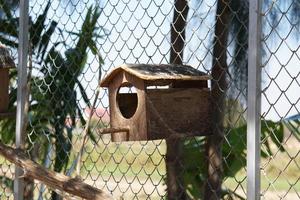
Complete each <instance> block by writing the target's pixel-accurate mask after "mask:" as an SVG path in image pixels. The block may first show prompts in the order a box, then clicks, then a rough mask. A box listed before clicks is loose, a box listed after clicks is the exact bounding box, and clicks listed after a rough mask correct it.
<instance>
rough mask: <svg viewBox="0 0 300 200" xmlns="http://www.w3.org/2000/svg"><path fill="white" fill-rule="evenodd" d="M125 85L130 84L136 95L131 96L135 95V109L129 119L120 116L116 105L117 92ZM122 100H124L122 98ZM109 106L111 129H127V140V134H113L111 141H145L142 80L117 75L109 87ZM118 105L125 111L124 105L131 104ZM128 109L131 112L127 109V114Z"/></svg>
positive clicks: (144, 101)
mask: <svg viewBox="0 0 300 200" xmlns="http://www.w3.org/2000/svg"><path fill="white" fill-rule="evenodd" d="M127 83H131V84H132V85H133V86H134V87H135V89H136V92H137V93H136V94H132V95H137V108H136V111H135V113H134V115H133V116H132V117H130V118H126V117H124V116H123V115H122V113H121V112H120V108H119V105H118V103H117V94H118V90H119V88H120V87H121V86H122V85H124V84H127ZM123 97H124V96H123ZM127 97H128V96H127ZM125 98H126V97H125ZM123 100H125V99H124V98H123ZM127 100H128V99H127ZM109 104H110V120H111V127H120V128H128V129H129V138H128V133H127V132H120V133H114V134H112V141H114V142H117V141H126V140H128V139H129V140H130V141H135V140H147V121H146V119H147V117H146V115H147V114H146V92H145V84H144V81H143V80H141V79H139V78H137V77H135V76H133V75H131V74H128V73H127V72H122V73H119V74H118V75H117V76H116V77H115V78H114V79H113V81H112V82H111V83H110V85H109ZM120 104H121V106H123V109H126V108H124V105H130V104H132V102H120ZM130 109H131V110H132V108H128V109H127V111H128V112H129V111H130Z"/></svg>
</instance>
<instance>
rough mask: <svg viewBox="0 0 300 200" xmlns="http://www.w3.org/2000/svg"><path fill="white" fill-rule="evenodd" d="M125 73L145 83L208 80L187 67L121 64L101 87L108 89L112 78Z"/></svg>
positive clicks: (197, 71)
mask: <svg viewBox="0 0 300 200" xmlns="http://www.w3.org/2000/svg"><path fill="white" fill-rule="evenodd" d="M122 71H125V72H127V73H129V74H132V75H134V76H136V77H138V78H140V79H142V80H145V81H159V80H171V81H172V80H208V79H210V76H209V75H207V74H206V73H204V72H201V71H199V70H197V69H195V68H193V67H191V66H189V65H174V64H160V65H149V64H123V65H121V66H119V67H117V68H115V69H114V70H113V71H111V72H110V73H109V74H108V75H107V76H106V77H105V79H103V80H102V82H101V83H100V86H101V87H108V85H109V84H110V82H111V81H112V80H113V79H114V77H115V76H116V75H117V74H118V73H120V72H122Z"/></svg>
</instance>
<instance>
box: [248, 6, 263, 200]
mask: <svg viewBox="0 0 300 200" xmlns="http://www.w3.org/2000/svg"><path fill="white" fill-rule="evenodd" d="M260 49H261V1H260V0H253V1H249V53H248V109H247V113H248V116H247V124H248V126H247V199H248V200H258V199H260V135H261V121H260V111H261V53H260Z"/></svg>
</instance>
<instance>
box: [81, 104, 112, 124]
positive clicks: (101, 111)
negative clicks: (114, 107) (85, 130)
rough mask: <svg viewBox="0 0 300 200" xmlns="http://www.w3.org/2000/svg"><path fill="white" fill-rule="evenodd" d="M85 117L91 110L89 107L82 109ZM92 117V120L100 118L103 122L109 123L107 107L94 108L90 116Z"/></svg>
mask: <svg viewBox="0 0 300 200" xmlns="http://www.w3.org/2000/svg"><path fill="white" fill-rule="evenodd" d="M84 112H85V114H86V117H88V116H89V113H90V112H91V109H90V108H85V110H84ZM92 119H94V120H100V119H101V120H102V122H104V123H109V121H110V118H109V109H108V108H103V107H100V108H96V110H95V111H94V114H93V116H92Z"/></svg>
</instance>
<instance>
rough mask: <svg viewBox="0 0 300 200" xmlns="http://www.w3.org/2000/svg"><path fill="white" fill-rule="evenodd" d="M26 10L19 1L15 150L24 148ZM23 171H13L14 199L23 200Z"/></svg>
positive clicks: (26, 5) (22, 0)
mask: <svg viewBox="0 0 300 200" xmlns="http://www.w3.org/2000/svg"><path fill="white" fill-rule="evenodd" d="M28 9H29V0H20V17H19V47H18V90H17V116H16V148H22V147H23V146H24V133H23V130H24V129H23V126H24V108H25V101H26V92H27V91H26V90H27V59H28V34H29V29H28ZM22 175H23V170H22V169H21V168H19V167H16V169H15V180H14V199H15V200H21V199H23V192H24V191H23V190H24V179H23V178H21V176H22Z"/></svg>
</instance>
